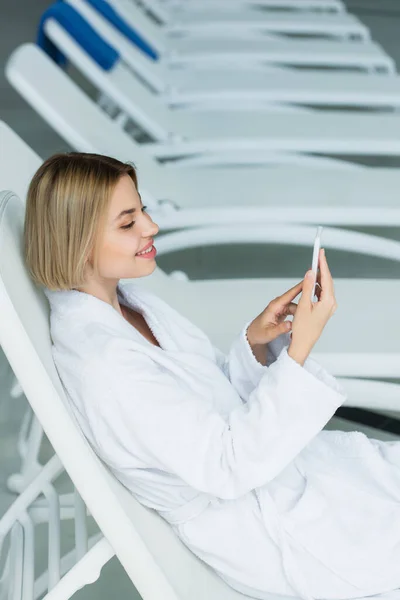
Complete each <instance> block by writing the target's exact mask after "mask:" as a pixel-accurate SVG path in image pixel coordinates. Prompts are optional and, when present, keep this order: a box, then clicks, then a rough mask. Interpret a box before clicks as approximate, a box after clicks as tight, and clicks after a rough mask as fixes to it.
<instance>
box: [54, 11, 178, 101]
mask: <svg viewBox="0 0 400 600" xmlns="http://www.w3.org/2000/svg"><path fill="white" fill-rule="evenodd" d="M66 1H67V2H68V4H70V5H71V6H73V7H74V8H75V10H77V11H78V12H79V13H80V15H81V16H82V17H83V18H84V19H86V20H87V22H88V23H90V25H91V26H92V27H93V29H95V31H97V33H98V34H99V35H101V36H102V37H103V38H104V39H105V40H106V41H107V42H108V43H109V44H110V45H111V46H113V47H114V48H115V49H116V50H117V51H118V52H119V53H120V54H121V56H122V57H123V59H124V60H125V61H126V62H127V64H129V65H130V67H131V68H132V69H133V70H134V71H135V72H139V73H140V75H141V76H142V77H143V78H144V80H145V81H148V83H149V85H151V86H152V87H154V88H155V89H157V90H158V91H161V90H162V89H164V88H165V85H166V84H165V71H164V68H163V67H162V65H161V64H160V63H159V62H155V61H154V60H152V59H150V58H149V57H148V56H147V55H146V54H144V53H143V52H142V51H141V50H139V48H137V47H136V46H135V45H134V44H133V43H132V42H131V41H130V40H129V39H127V38H126V37H125V36H124V35H123V34H122V33H120V32H119V31H118V30H117V29H116V28H115V27H113V25H112V24H111V23H110V22H109V21H107V20H106V19H105V18H103V17H102V15H101V14H100V13H99V12H98V11H97V10H95V9H94V8H93V7H92V6H90V5H89V3H88V2H85V1H84V0H66ZM113 6H114V5H113ZM115 8H117V9H118V7H117V6H115ZM141 16H142V18H143V17H145V15H143V14H142V15H141ZM146 19H147V17H146ZM147 21H148V19H147ZM136 23H137V25H136V24H135V23H133V25H134V27H135V29H137V30H139V31H140V33H141V34H142V35H143V37H144V38H145V39H146V40H147V41H148V42H149V43H150V44H151V45H152V46H154V48H155V49H156V50H157V51H158V52H161V53H162V52H163V51H164V45H163V44H161V45H160V39H161V37H160V36H162V32H161V31H160V32H159V33H158V35H155V34H154V33H153V34H151V35H146V31H147V33H149V31H148V29H147V28H145V27H143V23H142V22H141V21H139V20H137V21H136ZM153 26H154V24H153ZM158 30H161V28H160V27H158V28H157V29H156V31H157V32H158ZM153 42H154V43H153Z"/></svg>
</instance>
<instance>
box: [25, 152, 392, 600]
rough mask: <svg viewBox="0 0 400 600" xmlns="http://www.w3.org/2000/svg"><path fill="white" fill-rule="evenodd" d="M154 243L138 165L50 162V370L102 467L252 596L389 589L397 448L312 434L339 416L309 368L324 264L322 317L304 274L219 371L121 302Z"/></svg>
mask: <svg viewBox="0 0 400 600" xmlns="http://www.w3.org/2000/svg"><path fill="white" fill-rule="evenodd" d="M157 233H158V227H157V225H156V224H155V223H154V222H153V221H152V219H151V218H150V217H149V215H148V214H147V213H146V211H145V207H144V206H143V205H142V203H141V198H140V195H139V193H138V191H137V180H136V174H135V171H134V169H133V167H132V166H130V165H127V164H123V163H121V162H119V161H117V160H114V159H111V158H107V157H104V156H98V155H90V154H77V153H72V154H64V155H56V156H53V157H52V158H50V159H49V160H47V161H46V162H45V163H44V164H43V165H42V166H41V167H40V169H39V170H38V171H37V173H36V174H35V176H34V178H33V180H32V182H31V185H30V188H29V193H28V199H27V210H26V222H25V256H26V261H27V265H28V267H29V269H30V272H31V275H32V277H33V279H34V280H35V281H36V282H37V283H38V284H40V285H43V286H44V287H45V288H46V290H45V291H46V294H47V297H48V299H49V301H50V304H51V334H52V339H53V344H54V345H53V351H54V359H55V363H56V365H57V368H58V371H59V374H60V377H61V379H62V381H63V383H64V385H65V388H66V390H67V393H68V396H69V400H70V402H71V407H72V409H73V411H74V413H75V415H76V418H77V420H78V422H79V424H80V426H81V428H82V430H83V432H84V434H85V435H86V437H87V438H88V440H89V442H90V443H91V445H92V446H93V448H94V449H95V451H96V452H97V454H98V455H99V456H100V457H101V458H102V459H103V461H105V463H106V464H107V465H108V466H109V467H110V469H111V470H112V471H113V472H114V474H115V476H116V477H117V478H118V479H119V480H120V481H121V482H122V483H123V484H124V485H125V486H126V487H127V488H128V489H129V490H130V491H131V493H132V494H133V495H134V496H135V497H136V498H137V499H138V500H139V501H140V502H141V503H142V504H144V505H146V506H148V507H151V508H153V509H155V510H156V511H158V512H159V514H160V515H161V516H162V517H163V518H164V519H166V520H167V521H168V522H169V523H170V524H171V527H172V528H173V529H174V531H175V532H176V534H177V535H178V536H179V537H180V539H181V540H182V541H183V542H184V543H185V544H186V545H187V546H188V547H189V548H190V549H191V550H192V551H193V552H194V553H195V554H196V555H197V556H199V557H200V558H201V559H203V560H204V561H205V562H206V563H207V564H208V565H210V566H211V567H212V568H213V569H214V570H215V571H216V572H217V573H218V574H219V575H220V576H221V577H222V578H223V579H224V580H225V581H226V582H227V583H228V584H229V585H231V586H232V587H234V588H236V589H237V590H239V591H242V592H243V593H245V594H248V595H250V596H252V597H254V598H262V599H263V598H270V597H271V594H273V595H274V597H276V595H277V594H279V595H281V596H282V597H293V596H295V597H299V596H300V597H302V598H306V599H311V598H332V599H339V598H356V597H362V596H367V595H372V594H377V593H382V592H386V591H389V590H394V589H396V588H398V587H399V586H400V502H399V500H400V470H399V466H400V444H398V443H397V442H390V443H382V442H379V441H377V440H369V439H368V438H367V437H365V436H364V435H363V434H361V433H358V432H354V433H343V432H328V431H321V430H322V429H323V427H324V425H325V424H326V423H327V421H328V420H329V419H330V418H331V417H332V415H333V414H334V413H335V411H336V409H337V408H338V407H339V406H340V405H341V404H342V403H343V401H344V399H345V396H344V393H343V391H342V390H341V388H340V386H339V385H338V383H337V382H336V380H335V379H334V378H333V377H332V376H331V375H329V374H328V373H327V372H326V371H325V370H324V369H323V368H321V367H320V366H319V365H318V364H317V363H315V362H314V361H313V360H312V359H310V358H309V354H310V351H311V350H312V348H313V346H314V344H315V342H316V341H317V339H318V338H319V336H320V335H321V333H322V331H323V328H324V326H325V324H326V323H327V321H328V320H329V318H330V316H331V315H332V314H333V312H334V310H335V308H336V302H335V297H334V289H333V282H332V278H331V275H330V272H329V268H328V264H327V261H326V258H325V254H324V252H323V251H321V254H320V272H321V281H320V284H321V292H320V294H319V301H318V302H317V303H315V304H314V305H313V304H312V303H311V300H310V298H311V290H312V287H313V283H314V279H313V276H312V274H311V275H310V273H307V275H306V277H305V278H304V280H303V281H301V282H300V283H299V284H298V285H296V286H295V287H293V288H292V289H291V290H289V291H287V292H285V293H284V294H283V295H282V296H280V297H278V298H275V299H274V300H273V301H272V302H270V303H269V304H268V306H267V307H266V309H265V310H264V311H263V312H262V313H261V314H260V315H258V316H257V317H256V318H255V319H254V320H253V321H252V322H251V323H250V324H248V325H246V326H245V327H244V328H243V331H242V332H241V333H240V335H239V336H238V338H237V340H236V341H235V342H234V344H233V345H232V348H231V351H230V353H229V356H228V357H224V356H223V355H222V354H221V353H220V352H219V351H218V350H216V349H215V348H214V347H213V346H212V344H211V342H210V341H209V339H208V338H207V337H206V336H205V335H204V334H203V333H202V332H201V331H199V330H198V329H197V328H196V327H195V326H194V325H192V324H191V323H190V322H188V321H187V320H186V319H185V318H183V317H182V316H181V315H179V314H178V313H177V312H176V311H174V310H173V309H172V308H171V307H170V306H168V305H167V304H165V303H164V302H163V301H162V300H160V299H159V298H157V297H156V296H154V295H152V294H150V293H149V292H147V291H144V290H143V289H141V287H140V285H137V284H135V283H132V284H130V285H127V286H125V287H121V286H120V285H119V280H120V279H122V278H132V279H135V278H140V277H144V276H147V275H149V274H150V273H152V272H153V270H154V269H155V267H156V263H155V255H156V250H155V248H154V245H153V242H154V237H155V236H156V235H157ZM300 292H302V295H301V298H300V300H299V303H298V305H296V304H295V303H294V302H293V300H294V299H295V297H296V296H297V295H298V294H299V293H300ZM288 315H293V317H294V318H293V324H292V325H291V324H290V323H289V322H287V321H285V318H286V317H287V316H288ZM290 329H291V332H290Z"/></svg>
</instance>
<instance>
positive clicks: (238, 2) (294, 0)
mask: <svg viewBox="0 0 400 600" xmlns="http://www.w3.org/2000/svg"><path fill="white" fill-rule="evenodd" d="M129 1H130V0H128V2H129ZM142 4H143V5H144V6H145V7H146V9H147V10H148V11H149V12H150V13H151V14H153V15H154V16H155V17H156V18H157V19H158V20H159V21H161V22H164V20H166V21H167V20H168V19H169V18H170V14H171V13H172V15H173V14H174V12H175V11H177V12H179V13H182V12H188V13H193V12H195V13H196V12H200V11H206V12H210V13H212V11H213V10H215V8H216V3H215V1H214V0H204V1H202V0H191V1H190V2H187V1H185V0H183V1H182V0H164V2H163V3H162V4H161V3H160V2H154V1H153V0H142ZM217 8H218V10H219V11H223V10H224V11H227V12H230V11H231V10H232V8H234V9H236V10H243V11H251V12H253V11H257V12H259V11H262V10H264V11H270V10H282V11H283V10H287V11H293V12H302V11H306V12H316V13H320V12H328V13H341V12H345V10H346V7H345V5H344V3H343V2H342V1H341V0H322V1H321V0H233V1H231V0H218V4H217ZM167 11H168V12H167Z"/></svg>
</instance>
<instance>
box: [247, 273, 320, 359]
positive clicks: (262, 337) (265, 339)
mask: <svg viewBox="0 0 400 600" xmlns="http://www.w3.org/2000/svg"><path fill="white" fill-rule="evenodd" d="M302 288H303V281H300V283H298V284H297V285H295V286H294V287H292V288H291V289H290V290H288V291H287V292H285V293H284V294H283V295H282V296H278V297H277V298H275V299H274V300H272V302H270V303H269V304H268V306H267V307H266V308H265V309H264V310H263V312H262V313H261V314H259V315H258V317H256V318H255V319H254V321H252V323H250V325H249V327H248V328H247V339H248V341H249V344H250V346H251V349H252V351H253V354H254V356H255V357H256V359H257V360H258V362H260V363H261V364H264V365H265V363H266V351H265V345H266V344H268V343H269V342H272V340H274V339H275V338H277V337H278V336H280V335H281V334H282V333H288V332H289V331H290V329H291V326H292V324H291V322H290V321H286V320H285V319H286V317H288V316H289V315H294V314H295V313H296V308H297V304H295V303H294V302H292V300H294V298H295V297H296V296H297V295H298V294H299V293H300V292H301V290H302ZM310 294H311V290H310Z"/></svg>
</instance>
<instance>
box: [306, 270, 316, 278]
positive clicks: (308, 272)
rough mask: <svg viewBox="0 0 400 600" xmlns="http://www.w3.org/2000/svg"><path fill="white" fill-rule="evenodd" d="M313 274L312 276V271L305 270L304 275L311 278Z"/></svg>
mask: <svg viewBox="0 0 400 600" xmlns="http://www.w3.org/2000/svg"><path fill="white" fill-rule="evenodd" d="M313 276H314V273H313V272H312V271H307V273H306V277H308V278H311V277H313Z"/></svg>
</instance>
